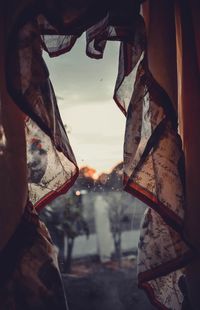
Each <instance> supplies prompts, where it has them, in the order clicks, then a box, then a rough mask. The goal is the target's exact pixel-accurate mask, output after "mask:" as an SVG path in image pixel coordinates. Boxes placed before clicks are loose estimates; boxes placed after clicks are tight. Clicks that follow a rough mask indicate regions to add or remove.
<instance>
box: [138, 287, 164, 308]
mask: <svg viewBox="0 0 200 310" xmlns="http://www.w3.org/2000/svg"><path fill="white" fill-rule="evenodd" d="M138 288H140V289H143V290H144V291H145V293H146V294H147V296H148V298H149V300H150V302H151V304H152V305H153V306H155V307H156V308H157V309H159V310H169V309H168V308H166V307H165V306H164V305H163V304H161V303H160V302H159V301H158V300H157V299H156V297H155V294H154V291H153V289H152V287H151V285H150V284H148V283H139V284H138Z"/></svg>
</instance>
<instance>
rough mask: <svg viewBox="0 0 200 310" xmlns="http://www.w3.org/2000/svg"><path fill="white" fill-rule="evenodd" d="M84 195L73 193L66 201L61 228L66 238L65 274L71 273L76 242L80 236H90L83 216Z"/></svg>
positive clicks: (77, 192)
mask: <svg viewBox="0 0 200 310" xmlns="http://www.w3.org/2000/svg"><path fill="white" fill-rule="evenodd" d="M82 213H83V212H82V195H81V192H79V191H76V192H75V191H73V192H72V193H71V195H70V196H69V197H68V199H67V200H66V205H65V210H64V213H63V221H62V223H61V224H60V228H61V229H62V231H63V237H64V270H63V271H64V272H70V269H71V261H72V252H73V247H74V240H75V238H76V237H77V236H79V235H80V234H86V236H87V237H88V236H89V228H88V225H87V222H86V221H85V219H84V217H83V215H82Z"/></svg>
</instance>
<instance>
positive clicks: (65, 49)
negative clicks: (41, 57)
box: [41, 37, 78, 58]
mask: <svg viewBox="0 0 200 310" xmlns="http://www.w3.org/2000/svg"><path fill="white" fill-rule="evenodd" d="M77 39H78V37H75V38H72V39H71V41H70V45H68V46H67V47H65V48H62V49H60V50H57V51H56V52H50V51H49V50H48V48H47V46H46V44H45V43H44V41H43V40H42V39H41V44H42V47H43V49H44V50H45V51H46V52H47V53H48V54H49V57H51V58H53V57H57V56H60V55H63V54H65V53H67V52H69V51H70V50H71V49H72V48H73V46H74V44H75V43H76V41H77Z"/></svg>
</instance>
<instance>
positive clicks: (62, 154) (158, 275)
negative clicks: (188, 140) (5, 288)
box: [3, 0, 194, 310]
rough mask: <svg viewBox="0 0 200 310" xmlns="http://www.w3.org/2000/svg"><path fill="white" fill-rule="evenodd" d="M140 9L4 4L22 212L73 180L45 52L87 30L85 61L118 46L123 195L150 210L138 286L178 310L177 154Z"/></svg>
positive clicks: (185, 256)
mask: <svg viewBox="0 0 200 310" xmlns="http://www.w3.org/2000/svg"><path fill="white" fill-rule="evenodd" d="M141 2H142V1H139V0H123V1H112V0H110V1H94V0H73V1H67V0H56V1H55V0H41V1H34V0H32V1H31V0H29V1H24V2H23V1H20V4H19V1H12V2H11V1H8V3H7V4H4V7H3V11H4V13H5V16H6V18H7V20H6V23H7V24H9V27H8V28H7V29H8V30H7V35H6V65H5V74H6V82H7V91H8V93H9V95H10V96H11V98H12V100H13V101H14V102H15V103H16V105H17V106H18V107H19V108H20V109H21V111H22V112H23V122H24V125H25V135H26V139H25V140H26V150H27V154H26V158H27V171H28V179H27V183H28V196H29V203H31V204H32V205H33V208H34V209H35V210H36V211H39V210H41V208H43V207H44V206H45V205H46V204H47V203H48V202H50V201H51V200H52V199H54V198H55V197H57V196H58V195H59V194H62V193H65V192H66V191H67V190H68V189H69V188H70V187H71V186H72V185H73V183H74V181H75V180H76V177H77V176H78V167H77V164H76V160H75V157H74V154H73V151H72V149H71V147H70V143H69V140H68V137H67V134H66V131H65V128H64V126H63V124H62V120H61V117H60V114H59V110H58V106H57V102H56V97H55V94H54V90H53V87H52V84H51V81H50V79H49V73H48V69H47V67H46V65H45V62H44V60H43V58H42V53H43V50H45V51H47V52H48V53H49V56H50V57H55V56H59V55H60V54H63V53H66V52H68V51H69V50H70V49H71V48H72V47H73V45H74V44H75V43H76V40H77V38H78V37H80V36H81V34H82V33H83V32H85V31H86V54H87V55H88V56H89V57H92V58H96V59H99V58H102V57H103V53H104V49H105V47H106V43H107V41H108V40H111V41H113V40H118V41H121V45H120V54H119V68H118V76H117V81H116V85H115V91H114V100H115V102H116V103H117V105H118V106H119V108H120V109H121V111H122V112H123V113H124V114H125V116H126V131H125V142H124V189H125V190H126V191H128V192H129V193H131V194H133V195H134V196H136V197H138V198H139V199H141V200H143V201H144V202H145V203H146V204H147V205H148V206H149V208H148V209H147V211H146V212H145V214H144V219H143V222H142V225H141V236H140V241H139V246H138V251H139V253H138V281H139V287H140V288H143V289H145V290H146V291H147V294H148V295H149V297H150V299H151V301H152V303H153V304H154V305H155V306H156V307H157V308H158V309H175V310H178V309H182V307H183V306H184V305H186V304H187V302H188V301H187V292H186V289H185V288H186V285H185V276H184V269H183V268H184V267H185V266H186V265H187V264H188V263H189V262H190V261H191V259H192V257H193V256H194V250H193V249H192V247H191V245H189V243H188V241H187V240H186V237H185V234H184V226H183V223H184V209H185V205H186V200H185V181H184V153H183V150H182V142H181V138H180V136H179V134H178V112H177V111H178V110H177V109H176V107H175V105H174V104H173V100H172V98H171V96H170V94H168V89H167V87H166V88H165V87H164V86H165V85H163V84H162V83H159V81H158V79H157V76H155V75H153V73H152V72H151V70H150V67H151V64H150V63H149V59H150V58H149V50H150V47H149V45H148V44H149V37H148V29H147V22H146V19H144V15H145V10H144V11H143V13H141V7H142V6H141ZM174 10H175V9H174ZM166 14H167V12H166ZM174 16H175V15H174ZM154 58H155V59H156V55H154ZM168 61H169V59H168ZM13 214H14V213H13ZM60 309H61V308H60ZM63 309H64V308H63ZM188 309H189V308H188Z"/></svg>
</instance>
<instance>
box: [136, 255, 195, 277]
mask: <svg viewBox="0 0 200 310" xmlns="http://www.w3.org/2000/svg"><path fill="white" fill-rule="evenodd" d="M193 258H194V253H193V252H192V251H190V250H188V251H187V252H185V253H184V254H182V256H180V257H177V258H175V259H173V260H171V261H168V262H166V263H163V264H162V265H160V266H157V267H155V268H151V269H149V270H147V271H144V272H141V273H139V274H138V281H139V283H144V282H148V281H152V280H155V279H156V278H159V277H164V276H166V275H168V274H169V273H171V272H173V271H175V270H178V269H181V268H183V267H184V266H186V265H188V264H189V263H190V262H191V260H192V259H193Z"/></svg>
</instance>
